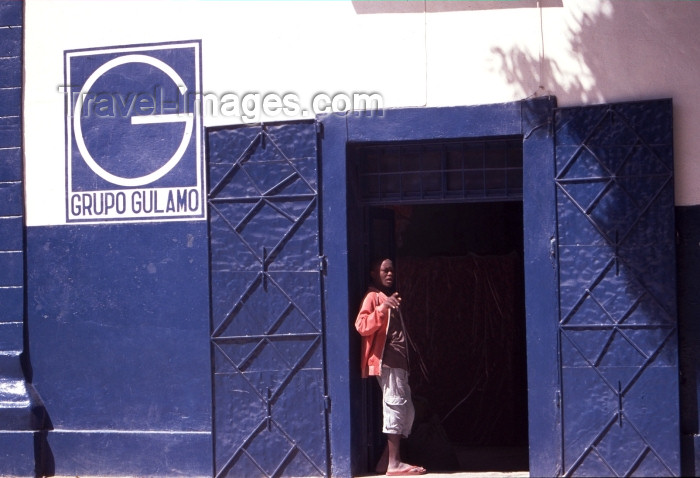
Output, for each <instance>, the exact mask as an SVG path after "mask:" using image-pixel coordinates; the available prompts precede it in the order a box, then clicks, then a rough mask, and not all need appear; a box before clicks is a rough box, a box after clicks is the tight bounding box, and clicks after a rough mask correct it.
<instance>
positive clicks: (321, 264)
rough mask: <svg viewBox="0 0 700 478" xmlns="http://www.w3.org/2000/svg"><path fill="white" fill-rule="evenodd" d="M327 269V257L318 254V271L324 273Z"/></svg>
mask: <svg viewBox="0 0 700 478" xmlns="http://www.w3.org/2000/svg"><path fill="white" fill-rule="evenodd" d="M327 270H328V260H327V257H326V256H325V255H323V256H318V271H319V272H320V273H322V274H324V275H325V274H326V271H327Z"/></svg>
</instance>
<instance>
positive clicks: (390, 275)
mask: <svg viewBox="0 0 700 478" xmlns="http://www.w3.org/2000/svg"><path fill="white" fill-rule="evenodd" d="M372 279H373V280H374V284H375V285H376V286H377V287H379V288H380V289H385V290H390V289H391V288H392V287H393V286H394V263H393V262H391V261H390V260H389V259H386V260H385V261H384V262H382V263H381V264H380V265H379V267H378V268H377V269H375V270H373V271H372Z"/></svg>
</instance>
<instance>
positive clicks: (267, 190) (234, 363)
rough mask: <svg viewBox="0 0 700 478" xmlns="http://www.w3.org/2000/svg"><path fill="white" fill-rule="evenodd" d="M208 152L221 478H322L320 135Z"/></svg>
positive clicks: (213, 135) (273, 138) (257, 133)
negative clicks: (244, 477) (275, 477)
mask: <svg viewBox="0 0 700 478" xmlns="http://www.w3.org/2000/svg"><path fill="white" fill-rule="evenodd" d="M207 140H208V152H209V165H208V170H209V221H210V223H209V224H210V254H211V310H212V332H211V345H212V360H213V387H214V434H215V444H214V448H215V450H214V455H215V457H214V461H215V473H216V475H217V476H236V477H238V476H325V475H327V474H328V465H329V464H328V461H329V460H328V456H327V417H326V412H327V408H328V406H329V403H328V399H327V392H326V381H325V365H324V344H323V340H324V336H323V317H324V314H323V302H322V293H321V291H322V290H323V289H322V285H323V284H322V279H323V277H322V257H321V253H320V236H319V204H318V200H319V198H318V157H317V148H316V143H317V138H316V125H315V123H313V122H311V123H309V122H303V123H287V124H278V125H258V126H243V127H231V128H224V129H218V130H212V131H210V132H209V133H208V136H207Z"/></svg>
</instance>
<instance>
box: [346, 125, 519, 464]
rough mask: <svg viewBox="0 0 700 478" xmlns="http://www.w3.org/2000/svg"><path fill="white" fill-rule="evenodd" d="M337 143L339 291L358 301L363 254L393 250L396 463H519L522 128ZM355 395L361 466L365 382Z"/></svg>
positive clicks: (368, 417)
mask: <svg viewBox="0 0 700 478" xmlns="http://www.w3.org/2000/svg"><path fill="white" fill-rule="evenodd" d="M348 153H349V154H348V158H349V161H348V168H349V171H348V178H349V182H350V184H349V188H348V190H349V196H350V197H349V198H348V217H349V221H350V223H349V230H350V231H357V232H358V233H357V234H355V233H352V232H351V234H350V236H351V238H350V241H349V243H350V250H349V254H350V259H351V260H350V261H349V262H350V264H351V267H350V275H351V278H350V281H349V284H350V289H351V290H350V293H351V297H355V298H356V300H355V303H358V304H359V301H360V300H361V297H362V294H363V293H364V290H365V288H366V286H367V278H368V277H369V270H368V268H369V266H368V265H369V263H370V262H371V260H372V259H373V258H376V257H377V256H389V257H392V258H393V259H394V262H395V267H396V275H397V283H396V287H397V290H398V291H399V292H400V294H401V296H402V298H403V302H402V312H403V315H404V319H405V321H406V326H407V328H408V330H409V333H410V335H411V338H412V340H413V342H414V343H415V350H412V351H411V357H410V360H411V387H412V392H413V396H414V397H413V398H414V404H415V406H416V420H415V423H414V428H413V433H412V435H411V437H409V439H407V440H404V443H403V445H402V455H403V458H404V460H405V461H408V462H415V463H417V464H420V465H423V466H425V467H427V468H428V469H429V470H431V471H458V470H459V471H525V470H527V469H528V416H527V370H526V358H527V357H526V341H525V306H524V295H525V294H524V291H525V286H524V261H523V210H522V205H523V203H522V138H505V139H504V138H496V139H481V140H472V139H470V140H450V141H440V142H415V143H402V144H397V143H391V144H366V143H364V144H363V143H360V144H354V145H350V146H349V148H348ZM358 278H359V279H358ZM353 348H354V350H359V347H353ZM351 359H352V360H354V357H351ZM353 394H354V395H356V396H357V397H358V401H359V402H360V403H361V405H360V407H359V408H360V410H358V413H359V415H360V417H361V419H358V420H357V421H355V423H357V422H358V421H359V422H360V423H361V424H362V425H359V428H360V433H357V429H355V430H354V432H355V433H354V434H355V435H359V437H360V438H359V439H360V441H362V442H363V443H362V446H363V449H365V450H366V456H365V457H364V460H365V463H366V470H367V471H368V472H371V471H372V470H373V469H374V464H375V463H376V460H377V459H378V457H379V454H380V453H381V450H382V448H383V436H382V435H381V431H380V430H381V396H380V394H379V389H378V387H377V386H376V383H375V381H373V380H365V381H361V383H360V384H359V385H358V386H356V387H354V392H353ZM356 426H358V425H356Z"/></svg>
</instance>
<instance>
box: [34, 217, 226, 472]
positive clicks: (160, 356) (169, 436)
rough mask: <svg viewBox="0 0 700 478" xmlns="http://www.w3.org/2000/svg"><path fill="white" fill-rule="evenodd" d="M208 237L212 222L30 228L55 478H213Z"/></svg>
mask: <svg viewBox="0 0 700 478" xmlns="http://www.w3.org/2000/svg"><path fill="white" fill-rule="evenodd" d="M206 234H207V228H206V223H205V222H192V223H180V222H178V223H154V224H126V225H96V226H80V227H69V226H60V227H34V228H30V229H28V231H27V282H28V286H27V303H28V307H27V309H28V310H27V323H28V336H29V349H30V362H31V366H32V371H33V383H34V386H35V387H36V389H37V390H38V391H39V393H40V394H41V397H42V399H43V401H44V404H45V407H46V410H47V413H48V416H49V419H50V421H51V425H52V426H51V427H50V430H49V431H48V433H46V434H45V439H44V440H41V441H40V445H41V457H40V459H39V461H41V463H42V464H43V466H44V471H45V472H48V473H51V472H55V473H56V474H59V475H79V474H94V475H99V474H127V475H128V474H135V475H136V474H138V475H144V474H161V475H179V474H182V475H186V476H194V475H210V474H211V449H212V444H211V385H210V383H211V380H210V373H211V368H210V358H209V304H208V300H209V299H208V297H209V284H208V266H207V264H208V253H207V251H208V246H207V236H206ZM78 457H79V458H78Z"/></svg>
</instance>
